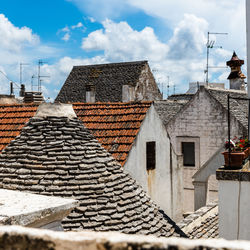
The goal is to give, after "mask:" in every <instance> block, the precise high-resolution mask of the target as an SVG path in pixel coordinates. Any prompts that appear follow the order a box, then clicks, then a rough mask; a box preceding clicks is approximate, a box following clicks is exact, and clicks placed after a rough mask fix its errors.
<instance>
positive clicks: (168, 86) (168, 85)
mask: <svg viewBox="0 0 250 250" xmlns="http://www.w3.org/2000/svg"><path fill="white" fill-rule="evenodd" d="M167 78H168V84H167V95H168V97H169V88H170V84H169V76H167Z"/></svg>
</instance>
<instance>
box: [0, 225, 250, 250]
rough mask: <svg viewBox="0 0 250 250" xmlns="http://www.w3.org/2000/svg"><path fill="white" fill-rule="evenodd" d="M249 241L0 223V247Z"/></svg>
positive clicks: (242, 244) (239, 244)
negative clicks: (25, 226)
mask: <svg viewBox="0 0 250 250" xmlns="http://www.w3.org/2000/svg"><path fill="white" fill-rule="evenodd" d="M249 245H250V242H249V241H226V240H223V239H218V240H188V239H181V238H157V237H153V236H139V235H137V236H136V235H126V234H120V233H114V232H112V233H97V232H90V231H82V232H52V231H49V230H42V229H32V228H23V227H18V226H6V227H0V249H19V250H24V249H29V250H37V249H39V250H44V249H46V250H47V249H50V250H53V249H55V250H59V249H60V250H62V249H63V250H72V249H74V250H82V249H84V250H100V249H102V250H114V249H119V250H123V249H124V250H125V249H126V250H127V249H133V250H136V249H138V250H139V249H176V250H178V249H180V250H192V249H194V250H195V249H200V250H202V249H206V250H209V249H213V250H219V249H221V250H222V249H223V250H227V249H228V250H229V249H241V250H245V249H249Z"/></svg>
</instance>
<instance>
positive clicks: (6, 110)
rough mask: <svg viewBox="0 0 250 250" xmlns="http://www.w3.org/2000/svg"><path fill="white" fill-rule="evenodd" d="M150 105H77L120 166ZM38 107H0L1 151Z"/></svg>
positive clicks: (89, 127) (92, 130)
mask: <svg viewBox="0 0 250 250" xmlns="http://www.w3.org/2000/svg"><path fill="white" fill-rule="evenodd" d="M151 105H152V102H137V103H93V104H92V103H76V104H74V105H73V107H74V110H75V112H76V114H77V116H78V118H79V119H80V120H81V121H82V122H83V123H84V125H85V126H86V127H87V128H88V129H89V130H91V132H92V134H93V135H94V136H95V137H96V138H97V139H98V141H99V142H100V143H101V144H102V145H103V147H104V148H105V149H106V150H107V151H109V152H110V153H112V155H113V157H114V158H115V159H116V160H117V161H118V162H119V163H120V164H121V165H122V166H123V165H124V163H125V162H126V159H127V157H128V153H129V151H130V149H131V147H132V144H133V142H134V140H135V138H136V135H137V133H138V132H139V129H140V127H141V124H142V122H143V120H144V118H145V115H146V113H147V111H148V110H149V108H150V106H151ZM37 107H38V105H34V104H33V105H32V104H30V105H28V104H23V105H21V104H17V105H1V106H0V152H1V151H2V149H3V148H5V147H6V146H7V145H8V144H9V143H10V142H11V141H12V140H13V139H15V137H16V136H18V135H19V134H20V130H21V128H22V127H23V126H24V125H25V123H27V122H28V121H29V119H30V118H31V117H33V116H34V114H35V112H36V110H37Z"/></svg>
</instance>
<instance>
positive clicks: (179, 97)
mask: <svg viewBox="0 0 250 250" xmlns="http://www.w3.org/2000/svg"><path fill="white" fill-rule="evenodd" d="M193 96H194V94H190V93H184V94H174V95H171V96H169V97H168V100H173V101H189V100H191V99H192V98H193Z"/></svg>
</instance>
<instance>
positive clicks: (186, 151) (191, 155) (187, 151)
mask: <svg viewBox="0 0 250 250" xmlns="http://www.w3.org/2000/svg"><path fill="white" fill-rule="evenodd" d="M181 146H182V154H183V165H184V166H195V144H194V142H182V143H181Z"/></svg>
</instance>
